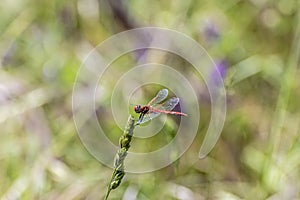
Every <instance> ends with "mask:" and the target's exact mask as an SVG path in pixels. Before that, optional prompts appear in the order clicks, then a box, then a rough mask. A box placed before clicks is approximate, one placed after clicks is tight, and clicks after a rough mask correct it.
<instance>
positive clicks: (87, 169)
mask: <svg viewBox="0 0 300 200" xmlns="http://www.w3.org/2000/svg"><path fill="white" fill-rule="evenodd" d="M299 3H300V2H298V1H297V0H275V1H271V0H228V1H216V0H211V1H203V0H198V1H196V0H187V1H180V0H173V1H171V0H164V1H150V0H144V1H139V0H123V1H121V0H111V1H104V0H98V1H97V0H68V1H67V0H60V1H58V0H54V1H38V0H14V1H9V0H2V2H1V5H0V56H1V57H0V59H1V62H0V126H1V129H0V197H1V198H3V199H103V197H104V195H105V192H106V189H107V184H108V182H109V180H110V177H111V174H112V169H110V168H108V167H106V166H104V165H102V164H101V163H100V162H98V161H97V160H96V159H95V158H94V157H93V156H91V155H90V154H89V153H88V151H87V150H86V149H85V148H84V146H83V145H82V143H81V141H80V140H79V137H78V136H77V132H76V129H75V125H74V121H73V118H72V89H73V84H74V81H75V78H76V73H77V70H78V69H79V67H80V65H81V63H82V61H83V59H84V57H85V56H86V55H87V54H88V53H89V51H91V50H92V49H93V48H94V47H95V46H96V45H97V44H99V43H100V42H102V41H103V40H105V39H107V38H109V37H110V36H112V35H114V34H116V33H119V32H121V31H124V30H128V29H132V28H137V27H143V26H157V27H164V28H170V29H174V30H176V31H179V32H182V33H184V34H186V35H188V36H190V37H192V38H193V39H194V40H196V41H197V42H199V43H200V44H201V45H202V46H203V47H205V49H206V50H207V52H208V53H209V54H210V55H211V56H212V58H213V59H214V60H215V62H216V64H217V66H218V68H219V69H220V73H221V75H222V77H223V78H224V83H225V86H226V91H227V118H226V122H225V125H224V129H223V132H222V135H221V137H220V139H219V141H218V143H217V144H216V146H215V148H214V149H213V151H212V152H211V153H210V154H209V155H208V156H207V157H206V158H204V159H202V160H198V161H196V162H195V158H194V157H193V158H190V157H189V156H191V155H193V156H197V155H198V152H199V147H200V145H201V144H199V143H197V142H195V143H194V144H193V145H192V146H191V147H190V148H189V150H188V152H190V153H187V155H189V156H187V155H184V156H183V157H182V158H180V159H179V160H177V161H176V162H174V163H173V164H172V165H170V166H168V167H166V168H163V169H161V170H159V171H156V172H152V173H146V174H129V173H128V174H126V175H125V178H124V179H123V182H122V184H121V185H120V187H119V188H117V189H116V190H114V191H112V192H111V194H110V198H111V199H125V200H127V199H145V200H146V199H197V200H198V199H272V200H276V199H299V198H300V192H299V191H300V190H299V188H300V165H299V164H300V140H299V133H300V131H299V125H300V123H299V122H300V121H299V120H300V118H299V117H300V116H299V113H300V110H299V108H300V105H299V104H300V103H299V98H300V81H299V79H297V77H298V76H299V67H298V66H299V56H300V41H299V37H300V21H299V5H300V4H299ZM159 56H161V55H159V53H158V54H157V55H156V54H155V53H153V54H152V59H153V60H157V59H158V58H157V57H159ZM120 59H121V61H122V62H123V64H124V63H125V64H124V65H126V63H131V62H133V58H132V57H131V58H126V59H123V60H122V58H120ZM130 59H131V60H130ZM177 59H178V58H176V57H174V56H173V57H172V56H169V57H167V58H165V63H167V64H168V63H169V64H170V63H172V64H174V63H177V66H179V65H181V66H182V68H181V72H182V73H183V74H184V75H186V76H187V77H190V80H191V81H193V77H194V76H196V75H195V72H194V71H192V70H190V69H191V68H189V67H186V66H187V64H186V63H185V62H183V61H182V60H180V59H178V60H177ZM159 60H161V58H160V59H159ZM121 61H119V62H121ZM115 64H116V65H118V62H116V63H115ZM126 66H130V64H127V65H126ZM118 70H119V71H117V73H118V74H119V75H121V74H122V73H124V72H125V71H126V70H128V68H126V67H124V68H122V67H119V69H118ZM122 70H123V71H122ZM113 75H114V74H113ZM108 82H109V81H108ZM108 82H107V83H108ZM114 84H115V83H114V82H113V80H111V85H109V84H107V88H106V89H107V90H110V89H111V88H113V87H114ZM146 90H148V91H150V90H151V87H147V88H146ZM156 92H157V89H155V90H154V91H150V92H148V93H149V95H148V96H147V95H141V96H140V99H143V98H144V99H143V101H144V100H145V102H147V100H148V99H149V98H151V97H153V95H155V94H156ZM83 95H84V94H83ZM197 95H198V96H199V99H200V102H199V104H200V109H201V123H200V127H199V130H198V135H199V136H197V137H199V139H200V140H201V139H203V134H202V135H201V133H204V132H205V131H206V130H207V125H208V123H209V121H210V107H209V106H210V102H209V99H208V98H207V96H206V95H207V94H206V92H205V86H202V85H199V93H198V94H197ZM106 105H109V98H107V104H104V105H103V108H106ZM106 109H107V110H108V111H106V110H105V111H102V112H109V109H108V108H106ZM124 109H125V112H127V108H124ZM99 112H101V111H99ZM108 116H110V115H109V114H108ZM111 119H112V118H110V117H108V118H107V122H105V121H104V122H101V123H102V124H107V128H108V129H110V130H114V131H112V134H111V135H110V138H111V140H112V141H113V142H114V143H115V144H118V138H119V137H120V136H121V135H122V130H121V129H120V128H118V127H117V126H116V124H115V123H114V121H112V120H111ZM124 123H125V122H124ZM170 123H171V122H170ZM174 123H175V124H176V123H177V122H176V121H175V122H174ZM172 126H173V125H172V123H171V125H169V126H168V127H167V128H166V129H165V130H164V131H165V132H166V135H167V138H166V141H168V140H169V139H170V138H168V137H173V136H172V130H173V129H172ZM174 126H175V125H174ZM111 128H113V129H111ZM168 133H169V134H168ZM159 141H161V140H159ZM159 141H158V140H151V141H148V142H145V141H142V142H140V143H138V142H139V140H134V139H133V141H132V143H133V144H132V145H134V144H135V145H138V146H136V148H137V149H139V148H141V147H143V146H142V145H139V144H145V143H147V145H148V147H149V148H150V149H152V146H151V145H153V148H154V147H156V146H160V145H161V144H160V143H159ZM197 141H198V140H197ZM154 149H155V148H154ZM142 150H143V149H141V151H142ZM141 165H142V163H141Z"/></svg>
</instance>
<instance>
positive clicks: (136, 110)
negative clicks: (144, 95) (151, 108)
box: [134, 105, 141, 113]
mask: <svg viewBox="0 0 300 200" xmlns="http://www.w3.org/2000/svg"><path fill="white" fill-rule="evenodd" d="M134 111H135V112H136V113H140V112H141V106H140V105H136V106H134Z"/></svg>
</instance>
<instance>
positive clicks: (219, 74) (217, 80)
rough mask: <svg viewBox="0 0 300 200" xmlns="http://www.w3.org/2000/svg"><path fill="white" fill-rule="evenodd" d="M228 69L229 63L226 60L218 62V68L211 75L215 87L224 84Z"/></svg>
mask: <svg viewBox="0 0 300 200" xmlns="http://www.w3.org/2000/svg"><path fill="white" fill-rule="evenodd" d="M227 68H228V62H227V61H226V60H225V59H222V60H219V61H217V62H216V68H215V67H214V69H213V72H212V73H211V81H213V82H214V84H215V85H220V84H222V81H223V80H224V78H225V76H226V73H227Z"/></svg>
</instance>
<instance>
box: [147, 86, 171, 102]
mask: <svg viewBox="0 0 300 200" xmlns="http://www.w3.org/2000/svg"><path fill="white" fill-rule="evenodd" d="M168 93H169V92H168V90H167V89H162V90H160V91H159V92H158V93H157V95H156V96H155V97H154V98H153V99H152V100H151V101H150V102H149V103H148V105H149V106H155V105H156V104H158V103H160V102H162V101H163V100H165V99H166V98H167V96H168Z"/></svg>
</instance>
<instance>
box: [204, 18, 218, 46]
mask: <svg viewBox="0 0 300 200" xmlns="http://www.w3.org/2000/svg"><path fill="white" fill-rule="evenodd" d="M202 32H203V35H204V38H205V39H206V40H207V41H209V42H212V41H215V40H217V39H219V37H220V33H219V30H218V27H217V25H216V24H215V23H213V22H212V21H211V20H207V21H205V25H204V28H203V31H202Z"/></svg>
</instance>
